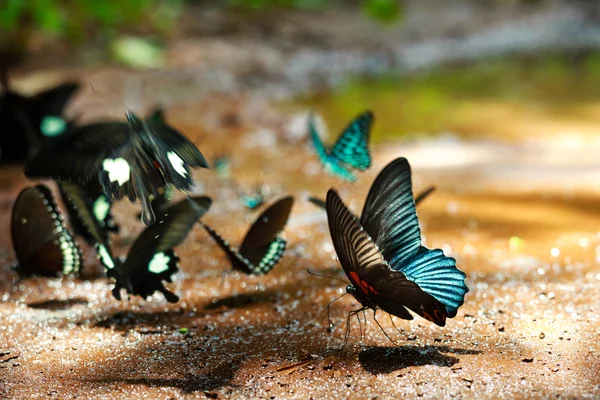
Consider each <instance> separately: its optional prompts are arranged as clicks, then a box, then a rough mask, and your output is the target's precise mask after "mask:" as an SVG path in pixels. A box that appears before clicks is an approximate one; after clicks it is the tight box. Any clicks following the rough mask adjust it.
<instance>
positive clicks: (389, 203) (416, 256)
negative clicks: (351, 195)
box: [326, 158, 469, 326]
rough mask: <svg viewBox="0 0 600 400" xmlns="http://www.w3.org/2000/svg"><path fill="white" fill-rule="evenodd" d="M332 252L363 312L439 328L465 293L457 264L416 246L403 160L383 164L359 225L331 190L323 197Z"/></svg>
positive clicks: (417, 239) (415, 223) (408, 180)
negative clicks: (421, 321)
mask: <svg viewBox="0 0 600 400" xmlns="http://www.w3.org/2000/svg"><path fill="white" fill-rule="evenodd" d="M326 206H327V217H328V222H329V230H330V233H331V238H332V241H333V245H334V248H335V250H336V253H337V255H338V258H339V262H340V264H341V265H342V267H343V269H344V272H345V273H346V275H347V276H348V278H349V279H350V282H351V284H350V285H349V286H348V287H347V288H346V290H347V292H348V293H350V294H352V295H353V296H354V297H355V298H356V299H357V300H358V302H359V303H360V304H361V305H362V307H363V308H362V309H365V308H370V309H373V310H374V311H376V310H378V309H381V310H383V311H386V312H387V313H389V314H391V315H394V316H397V317H399V318H403V319H407V320H411V319H413V316H412V314H410V313H409V312H408V310H411V311H413V312H414V313H416V314H418V315H420V316H421V317H423V318H425V319H427V320H428V321H430V322H433V323H435V324H436V325H439V326H445V324H446V319H447V318H453V317H455V316H456V314H457V310H458V308H459V307H460V306H461V305H462V304H463V302H464V297H465V294H466V293H467V292H468V291H469V289H468V287H467V286H466V284H465V277H466V275H465V274H464V272H462V271H460V270H459V269H458V268H457V267H456V260H455V259H454V258H451V257H447V256H445V255H444V253H443V252H442V251H441V250H439V249H433V250H431V249H428V248H426V247H425V246H422V244H421V231H420V228H419V222H418V219H417V213H416V208H415V202H414V200H413V194H412V183H411V170H410V165H409V164H408V161H407V160H406V159H405V158H398V159H396V160H394V161H392V162H391V163H390V164H388V165H387V166H386V167H385V168H384V169H383V170H382V171H381V173H380V174H379V175H378V176H377V178H376V179H375V182H374V183H373V185H372V186H371V189H370V191H369V194H368V196H367V200H366V202H365V205H364V207H363V212H362V215H361V217H360V220H359V219H357V217H356V216H354V215H353V214H352V213H351V212H350V211H349V210H348V208H346V206H345V205H344V204H343V203H342V201H341V199H340V198H339V196H338V194H337V193H336V191H335V190H333V189H330V190H329V191H328V192H327V200H326Z"/></svg>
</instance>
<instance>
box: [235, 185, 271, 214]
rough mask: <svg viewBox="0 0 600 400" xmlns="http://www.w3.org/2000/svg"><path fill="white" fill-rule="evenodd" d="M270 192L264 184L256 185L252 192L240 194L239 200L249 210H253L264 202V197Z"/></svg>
mask: <svg viewBox="0 0 600 400" xmlns="http://www.w3.org/2000/svg"><path fill="white" fill-rule="evenodd" d="M270 192H271V190H270V188H269V187H268V186H265V185H258V186H257V187H256V188H255V189H254V193H252V194H242V196H241V198H240V201H241V202H242V204H243V205H244V207H246V208H247V209H249V210H255V209H257V208H258V207H260V206H262V205H263V204H265V200H266V197H267V196H268V195H269V193H270Z"/></svg>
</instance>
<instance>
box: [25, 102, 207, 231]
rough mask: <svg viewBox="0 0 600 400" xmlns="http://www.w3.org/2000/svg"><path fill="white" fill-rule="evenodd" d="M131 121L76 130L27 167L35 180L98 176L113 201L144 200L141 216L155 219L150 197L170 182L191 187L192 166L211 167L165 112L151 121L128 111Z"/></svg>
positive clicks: (150, 220) (182, 187) (146, 220)
mask: <svg viewBox="0 0 600 400" xmlns="http://www.w3.org/2000/svg"><path fill="white" fill-rule="evenodd" d="M125 114H126V116H127V122H105V123H96V124H91V125H86V126H82V127H79V128H77V129H74V130H73V131H72V132H70V133H69V134H68V135H65V136H62V137H60V138H58V139H57V140H56V141H54V142H52V143H50V144H49V145H47V146H45V147H44V148H43V149H42V150H41V151H40V152H39V153H38V154H36V156H35V157H34V158H33V159H31V160H30V161H29V162H28V163H27V165H26V167H25V175H26V176H28V177H30V178H52V179H56V180H69V181H80V182H87V181H89V180H90V179H93V178H94V177H95V176H97V178H98V179H99V180H100V183H101V184H102V187H103V190H104V193H105V194H106V196H107V197H108V198H109V199H110V200H112V199H121V198H123V197H124V196H127V197H128V198H129V200H130V201H135V200H136V199H138V198H139V199H140V201H141V203H142V219H143V221H144V223H145V224H146V225H152V224H153V223H154V222H155V220H156V218H155V215H154V213H153V211H152V208H151V205H150V201H151V200H152V199H153V198H156V197H157V196H159V195H160V194H161V193H162V192H163V191H164V190H166V188H167V187H168V186H169V185H173V186H174V187H175V188H177V189H179V190H183V191H187V190H189V189H191V186H192V183H193V181H192V176H191V175H190V171H189V168H190V167H192V168H197V167H202V168H207V167H208V164H207V163H206V160H205V158H204V156H203V155H202V153H201V152H200V151H199V150H198V148H197V147H196V146H195V145H194V144H193V143H192V142H190V141H189V140H188V139H187V138H185V136H183V135H182V134H181V133H179V132H178V131H176V130H175V129H173V128H172V127H170V126H169V125H167V124H166V123H165V122H164V121H163V120H162V118H161V115H160V113H155V114H154V115H153V116H152V117H150V118H149V119H147V120H142V119H139V118H138V117H137V116H136V115H135V114H134V113H133V112H131V111H130V110H126V112H125Z"/></svg>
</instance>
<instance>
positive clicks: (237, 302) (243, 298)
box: [204, 291, 280, 310]
mask: <svg viewBox="0 0 600 400" xmlns="http://www.w3.org/2000/svg"><path fill="white" fill-rule="evenodd" d="M279 297H280V295H279V293H278V292H276V291H266V292H264V291H256V292H251V293H241V294H236V295H233V296H228V297H224V298H222V299H218V300H214V301H213V302H211V303H209V304H207V305H206V307H204V309H205V310H218V309H222V308H244V307H246V306H249V305H253V304H264V303H275V302H276V301H277V299H278V298H279Z"/></svg>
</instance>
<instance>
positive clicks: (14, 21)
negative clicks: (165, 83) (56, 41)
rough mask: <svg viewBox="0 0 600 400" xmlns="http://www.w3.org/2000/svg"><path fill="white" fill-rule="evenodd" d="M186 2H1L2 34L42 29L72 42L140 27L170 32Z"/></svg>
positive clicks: (171, 0)
mask: <svg viewBox="0 0 600 400" xmlns="http://www.w3.org/2000/svg"><path fill="white" fill-rule="evenodd" d="M182 2H183V0H0V4H2V5H1V6H0V35H3V34H8V35H11V34H17V33H21V34H22V33H23V31H24V30H41V31H42V32H46V33H49V34H52V35H55V36H57V37H63V38H67V39H70V40H78V39H83V38H88V37H89V36H90V35H93V34H111V33H113V32H114V31H115V30H117V29H122V28H129V29H131V27H132V26H139V27H144V28H146V29H147V28H148V27H149V28H151V29H153V30H166V29H168V28H169V27H170V25H171V23H172V22H173V20H174V19H175V18H176V17H177V16H178V14H179V12H180V10H181V5H182Z"/></svg>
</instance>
